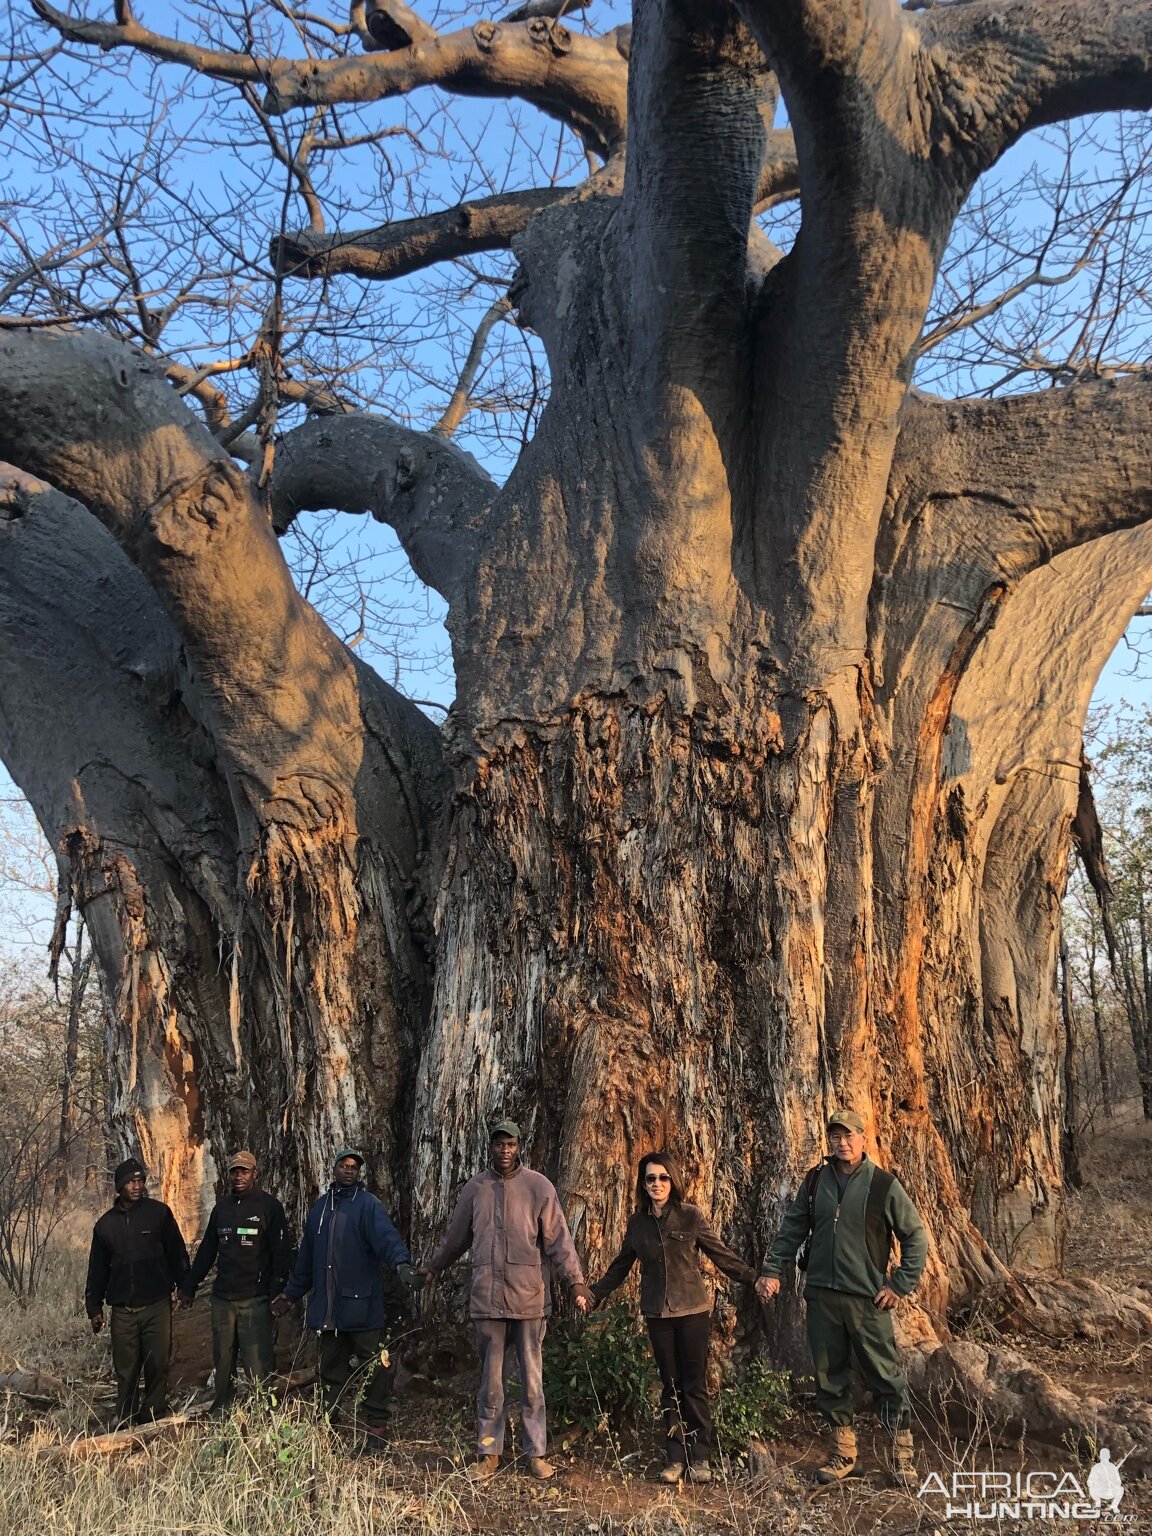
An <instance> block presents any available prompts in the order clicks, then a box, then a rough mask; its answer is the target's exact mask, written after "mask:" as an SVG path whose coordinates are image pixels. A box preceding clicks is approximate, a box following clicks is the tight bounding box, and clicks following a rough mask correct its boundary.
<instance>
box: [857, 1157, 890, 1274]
mask: <svg viewBox="0 0 1152 1536" xmlns="http://www.w3.org/2000/svg"><path fill="white" fill-rule="evenodd" d="M895 1182H896V1175H895V1174H894V1173H889V1171H888V1170H887V1169H886V1168H873V1170H872V1183H871V1184H870V1185H869V1186H868V1200H867V1203H866V1205H865V1207H864V1241H865V1243H866V1245H867V1248H868V1257H869V1258H870V1259H871V1260H872V1263H873V1264H874V1265H875V1267H876V1268H877V1269H878V1270H880V1271H881V1272H883V1271H884V1270H886V1269H887V1268H888V1258H889V1254H890V1253H891V1250H892V1228H891V1227H890V1226H889V1225H888V1217H887V1216H886V1214H885V1211H884V1207H885V1206H886V1205H887V1203H888V1191H889V1190H890V1189H891V1188H892V1186H893V1184H895Z"/></svg>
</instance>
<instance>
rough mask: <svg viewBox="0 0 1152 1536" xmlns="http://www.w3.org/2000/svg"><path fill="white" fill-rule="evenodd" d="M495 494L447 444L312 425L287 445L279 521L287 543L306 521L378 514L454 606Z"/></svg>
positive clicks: (338, 420) (379, 428) (368, 421)
mask: <svg viewBox="0 0 1152 1536" xmlns="http://www.w3.org/2000/svg"><path fill="white" fill-rule="evenodd" d="M495 491H496V487H495V485H494V483H493V482H492V481H491V480H490V479H489V478H488V476H487V475H486V474H485V473H484V471H483V470H482V469H481V468H480V466H479V465H478V464H477V463H476V461H475V460H474V459H473V458H472V457H471V455H470V454H467V453H464V452H463V451H462V450H461V449H459V448H457V447H456V446H455V444H453V443H450V442H448V441H447V440H446V439H445V438H444V437H443V436H437V435H435V434H432V433H424V432H413V431H410V430H409V429H408V428H406V427H399V426H397V425H396V424H395V423H393V422H390V421H387V420H385V419H384V418H383V417H380V416H365V415H361V414H359V413H353V414H350V415H346V416H339V417H329V418H327V419H325V420H324V421H310V422H306V423H305V424H304V425H303V426H300V427H297V428H295V429H294V430H293V431H291V432H288V433H286V434H285V435H284V437H282V438H281V439H280V440H279V442H278V444H277V449H276V464H275V469H274V471H273V475H272V483H271V497H272V515H273V521H274V524H275V527H276V530H277V532H279V533H283V532H284V531H285V530H286V529H287V528H289V527H290V526H291V524H292V521H293V519H294V518H295V517H296V516H297V514H298V513H300V512H304V511H316V510H321V509H324V508H335V509H337V510H339V511H343V512H353V513H360V514H363V513H365V512H368V513H371V515H372V516H373V517H374V518H375V519H376V521H377V522H381V523H388V524H389V525H390V526H391V527H392V528H394V529H395V530H396V533H397V535H398V537H399V539H400V543H401V545H402V546H403V548H404V551H405V553H406V554H407V556H408V559H409V560H410V561H411V563H412V569H413V570H414V571H415V572H416V574H417V576H418V577H419V578H420V580H421V581H423V582H425V583H426V584H427V585H428V586H430V587H432V588H433V589H434V590H435V591H437V592H439V593H441V595H442V596H444V597H445V598H447V599H448V601H449V602H451V601H452V600H453V597H454V596H455V595H456V593H457V591H458V590H459V586H460V583H461V581H462V579H463V578H464V577H465V576H466V575H467V574H468V572H469V570H470V568H471V562H472V559H473V550H474V547H475V540H476V532H477V529H478V528H479V526H480V524H481V521H482V518H483V514H484V512H485V510H486V508H487V507H488V504H489V503H490V501H491V500H492V497H493V496H494V495H495Z"/></svg>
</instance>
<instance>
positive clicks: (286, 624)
mask: <svg viewBox="0 0 1152 1536" xmlns="http://www.w3.org/2000/svg"><path fill="white" fill-rule="evenodd" d="M0 358H2V359H3V364H4V366H3V368H2V369H0V432H2V433H3V435H4V437H5V440H6V442H7V444H8V448H7V452H8V456H9V457H10V459H11V460H12V461H13V463H15V464H17V465H19V466H20V467H21V468H23V469H26V470H29V471H31V472H32V473H34V474H37V475H40V476H42V477H43V478H44V479H46V480H49V481H50V482H51V483H53V484H56V485H58V486H59V487H60V488H61V489H63V490H66V491H67V493H68V494H70V495H73V496H75V498H76V499H77V500H81V501H83V503H84V504H85V505H86V506H87V507H88V508H89V510H90V511H91V512H93V513H94V514H95V515H96V516H97V517H98V518H99V519H100V521H101V522H102V523H103V524H104V526H105V527H106V528H107V529H108V530H109V532H110V533H111V534H112V535H113V537H114V538H115V539H116V541H117V543H118V544H119V545H120V546H121V548H122V549H124V551H125V552H126V553H127V555H128V556H129V558H130V559H131V560H132V561H133V563H134V564H135V565H137V566H138V567H139V569H140V570H141V571H142V572H143V574H144V575H145V577H146V578H147V580H148V582H149V585H150V586H151V588H152V590H153V591H154V592H155V593H156V594H157V596H158V597H159V599H160V601H161V603H162V604H163V606H164V608H165V610H166V612H167V613H168V615H169V618H170V619H171V621H172V622H173V624H174V625H175V626H176V628H177V630H178V631H179V633H180V635H181V638H182V639H183V642H184V645H185V647H186V648H187V652H188V655H189V657H190V658H191V660H192V663H193V665H194V667H195V671H196V676H197V682H198V686H199V689H200V693H201V696H202V698H203V701H204V708H205V718H206V722H207V724H208V726H209V729H210V730H211V733H212V735H213V737H214V738H215V741H216V743H217V746H218V748H219V749H220V751H221V753H222V755H223V758H224V765H225V767H226V770H227V772H228V775H229V779H230V783H231V786H232V790H233V795H234V798H235V800H236V802H237V812H238V814H239V815H240V818H241V846H242V847H245V848H255V847H257V846H258V845H259V844H260V843H261V841H262V838H263V835H264V828H265V826H266V824H267V821H268V819H269V818H271V819H272V820H276V819H278V818H280V817H287V818H288V819H289V820H290V821H291V820H293V819H294V818H296V817H297V816H303V817H304V819H305V820H306V821H311V820H315V819H317V818H319V820H320V821H321V822H324V821H326V820H328V821H330V822H331V823H332V824H338V822H339V819H340V816H341V815H344V814H348V815H351V811H350V808H349V807H350V803H351V801H352V799H353V798H354V796H355V793H356V785H357V783H358V780H359V778H360V775H361V769H362V767H363V752H362V743H361V721H362V714H363V704H362V694H363V692H364V687H365V683H364V680H363V679H362V678H361V677H360V675H359V673H358V670H357V668H356V667H355V666H354V664H353V662H352V659H351V657H350V656H349V654H348V652H347V651H346V650H345V648H344V647H343V646H342V645H341V644H340V642H339V641H338V640H337V639H336V637H335V636H334V635H333V634H332V632H331V630H329V629H328V627H327V625H325V624H324V623H323V621H322V620H321V619H320V617H319V615H318V614H317V613H316V612H315V610H314V609H312V608H311V607H310V605H309V604H307V603H306V602H305V601H304V600H303V598H301V597H300V595H299V593H298V592H297V591H296V589H295V588H294V586H293V584H292V579H291V575H290V573H289V571H288V567H287V564H286V562H285V560H284V557H283V555H282V553H281V551H280V548H279V546H278V543H277V539H276V535H275V532H274V531H273V528H272V526H271V523H270V521H269V519H268V516H267V512H266V510H265V508H264V507H263V505H262V504H261V502H260V500H259V498H258V496H257V493H256V491H255V489H254V487H253V486H252V485H251V483H250V481H249V479H248V477H247V476H246V475H245V474H244V473H243V471H241V470H240V469H239V468H238V466H237V465H235V464H234V463H233V462H232V460H231V458H230V457H229V455H228V453H227V451H226V450H225V449H224V448H223V447H222V446H221V445H220V444H219V443H218V442H216V440H215V439H214V438H213V437H212V436H211V435H210V434H209V433H208V431H207V430H206V429H205V428H204V427H202V426H201V425H200V424H199V423H198V422H197V421H196V420H195V418H194V417H193V416H192V415H191V413H190V412H189V411H188V409H187V407H186V406H185V405H184V404H183V403H182V402H181V401H180V399H179V398H178V396H177V395H176V394H175V392H174V391H173V390H172V388H171V386H170V385H169V384H168V382H167V380H166V378H165V376H164V372H163V369H162V367H161V366H160V365H158V364H156V363H155V362H153V361H151V360H150V359H147V358H145V357H143V356H142V355H141V354H140V353H137V352H133V351H131V350H130V349H129V348H127V347H125V346H123V345H121V344H119V343H117V342H113V341H110V340H108V339H107V338H102V337H99V336H95V335H91V334H86V333H81V332H71V331H55V332H51V331H30V330H22V329H8V330H5V331H4V332H3V334H2V338H0ZM380 688H381V689H383V690H384V691H385V692H386V693H389V694H391V690H387V688H386V685H384V684H383V683H381V684H380ZM389 707H390V708H393V709H394V712H396V713H397V714H402V715H410V716H411V717H412V718H411V723H410V730H409V735H410V738H411V744H412V746H413V750H412V751H411V752H408V753H407V754H406V755H405V756H404V757H401V756H399V755H396V756H395V757H394V758H393V759H391V760H390V766H389V771H390V772H394V773H395V774H396V776H397V781H396V783H395V785H394V791H395V793H394V797H393V801H392V803H391V804H390V805H389V806H388V807H387V808H386V811H385V819H386V821H387V822H388V830H387V834H386V841H387V842H388V844H389V845H390V847H391V849H392V852H393V855H394V857H395V859H396V863H397V866H398V867H400V868H409V869H410V868H412V867H414V865H415V864H416V863H417V862H418V861H419V859H420V858H421V857H422V856H423V853H424V850H425V848H426V846H427V823H428V820H429V817H430V816H432V815H434V814H435V812H434V809H432V807H434V806H435V804H436V803H438V796H439V785H438V784H437V783H436V782H434V781H435V778H436V770H435V769H434V768H431V769H429V768H428V767H427V764H425V763H424V761H423V759H424V758H427V762H428V763H433V762H434V761H435V760H437V759H438V747H437V744H436V737H437V733H436V731H435V729H434V727H433V726H432V725H431V723H430V722H429V721H427V720H425V719H424V717H423V716H422V715H421V714H420V712H419V711H418V710H416V709H415V708H414V707H413V706H409V705H406V704H405V701H404V700H402V699H400V698H399V696H397V697H396V699H395V701H394V703H390V706H389ZM425 790H426V791H427V799H425ZM245 807H246V808H247V814H245V812H244V808H245Z"/></svg>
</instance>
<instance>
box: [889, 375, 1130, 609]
mask: <svg viewBox="0 0 1152 1536" xmlns="http://www.w3.org/2000/svg"><path fill="white" fill-rule="evenodd" d="M892 486H893V494H894V495H895V496H896V497H898V498H899V497H903V498H904V499H905V500H907V501H908V504H909V505H914V504H917V503H918V504H920V505H923V504H924V502H926V501H932V502H937V503H943V502H961V503H964V502H968V503H971V505H972V507H973V509H976V521H973V522H969V523H968V525H967V527H966V530H965V533H966V537H967V538H968V539H969V541H970V542H971V543H972V544H973V545H975V544H976V543H977V542H978V543H979V545H980V547H981V548H983V549H986V550H987V551H988V555H989V557H990V558H991V559H992V560H993V561H994V562H995V564H996V568H997V573H998V575H999V576H1000V577H1001V578H1002V579H1004V580H1008V581H1014V580H1016V579H1018V578H1019V577H1020V576H1021V575H1022V574H1024V573H1025V572H1026V571H1029V570H1032V569H1034V568H1035V567H1036V566H1039V565H1044V564H1046V563H1047V562H1048V561H1050V560H1051V559H1053V558H1054V556H1056V555H1058V554H1059V553H1061V552H1062V551H1063V550H1067V549H1072V548H1074V547H1076V546H1077V545H1080V544H1084V543H1087V542H1089V541H1090V540H1093V539H1098V538H1100V537H1102V536H1103V535H1105V534H1108V533H1114V532H1116V531H1118V530H1121V529H1125V528H1131V527H1134V526H1136V525H1138V524H1142V523H1144V522H1147V521H1148V520H1149V519H1150V518H1152V376H1150V375H1148V374H1144V375H1142V376H1140V377H1138V378H1126V379H1123V380H1110V381H1092V382H1085V383H1080V384H1073V385H1069V386H1068V387H1067V388H1063V389H1047V390H1042V391H1040V392H1038V393H1036V394H1029V395H1009V396H1005V397H1003V398H1001V399H996V400H970V401H963V402H956V401H944V400H937V399H934V398H932V397H930V396H927V395H919V394H918V395H913V396H911V397H910V398H909V401H908V404H907V407H906V410H905V413H904V422H903V427H902V430H901V433H900V440H899V445H898V448H897V453H896V457H895V460H894V462H893V467H892Z"/></svg>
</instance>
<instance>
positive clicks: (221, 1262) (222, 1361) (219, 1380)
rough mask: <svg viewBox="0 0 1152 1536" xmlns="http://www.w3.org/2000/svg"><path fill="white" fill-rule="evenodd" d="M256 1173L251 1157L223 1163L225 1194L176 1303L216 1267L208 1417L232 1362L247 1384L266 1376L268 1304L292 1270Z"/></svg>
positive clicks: (217, 1409) (285, 1240)
mask: <svg viewBox="0 0 1152 1536" xmlns="http://www.w3.org/2000/svg"><path fill="white" fill-rule="evenodd" d="M256 1174H257V1164H256V1159H255V1157H254V1156H253V1155H252V1153H251V1152H248V1151H246V1150H245V1151H240V1152H233V1154H232V1156H231V1157H230V1158H229V1159H228V1186H229V1190H228V1193H227V1194H226V1195H225V1196H224V1198H223V1199H222V1200H219V1201H218V1202H217V1203H216V1206H215V1207H214V1209H213V1211H212V1214H211V1216H209V1218H208V1227H207V1230H206V1231H205V1233H204V1239H203V1241H202V1242H201V1244H200V1246H199V1248H197V1250H196V1259H195V1262H194V1263H193V1265H192V1269H191V1272H190V1273H189V1275H188V1278H187V1279H186V1280H185V1281H184V1282H183V1284H182V1285H181V1287H180V1299H179V1302H178V1303H177V1305H178V1306H182V1307H190V1306H191V1305H192V1300H193V1297H194V1296H195V1295H196V1287H197V1286H198V1285H199V1284H200V1283H201V1282H202V1281H203V1280H204V1278H205V1276H206V1275H207V1274H208V1271H209V1270H210V1269H211V1268H212V1266H213V1264H215V1266H216V1282H215V1284H214V1285H213V1287H212V1363H213V1365H214V1367H215V1373H216V1374H215V1382H216V1391H215V1396H214V1397H213V1399H212V1407H211V1408H210V1410H209V1412H210V1413H212V1414H225V1413H227V1411H228V1409H229V1408H230V1407H231V1405H232V1399H233V1396H234V1388H233V1382H232V1376H233V1370H234V1368H235V1364H236V1361H237V1359H239V1360H241V1361H242V1362H243V1364H244V1368H245V1370H246V1371H247V1372H248V1375H249V1377H250V1378H251V1379H252V1380H253V1381H262V1380H263V1379H264V1377H265V1376H270V1375H271V1374H272V1370H273V1359H272V1354H273V1343H274V1337H275V1335H274V1330H273V1323H272V1312H271V1298H272V1297H273V1296H276V1295H279V1293H280V1292H281V1291H282V1290H283V1289H284V1287H285V1285H286V1284H287V1282H288V1273H289V1270H290V1269H291V1268H292V1239H291V1236H290V1234H289V1230H288V1218H287V1217H286V1216H285V1214H284V1207H283V1206H282V1205H281V1204H280V1202H279V1200H277V1199H276V1196H275V1195H270V1194H268V1192H267V1191H266V1190H263V1189H259V1188H258V1187H257V1178H256Z"/></svg>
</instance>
